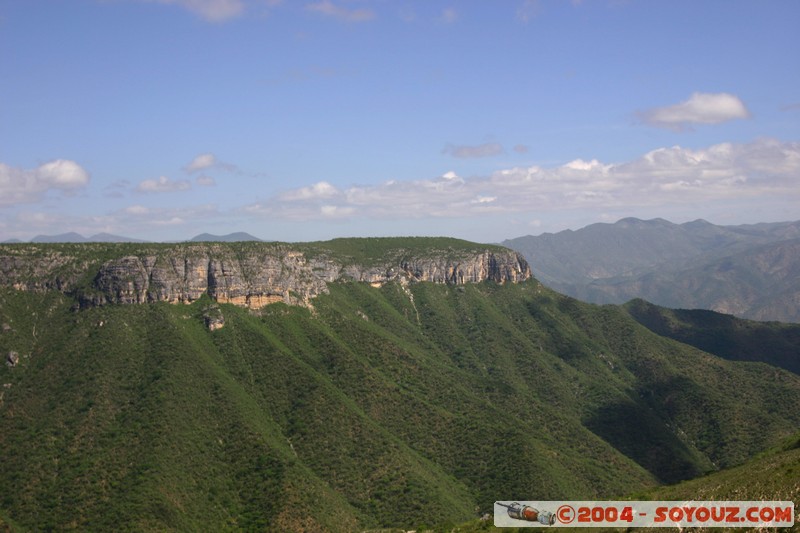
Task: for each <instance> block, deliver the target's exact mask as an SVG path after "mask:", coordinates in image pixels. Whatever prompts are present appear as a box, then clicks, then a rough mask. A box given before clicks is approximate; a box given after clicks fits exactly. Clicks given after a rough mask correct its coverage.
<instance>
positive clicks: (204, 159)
mask: <svg viewBox="0 0 800 533" xmlns="http://www.w3.org/2000/svg"><path fill="white" fill-rule="evenodd" d="M212 169H213V170H224V171H226V172H234V173H240V171H239V167H237V166H236V165H234V164H231V163H225V162H223V161H220V160H219V159H217V156H215V155H214V154H211V153H207V154H200V155H198V156H197V157H195V158H194V159H192V160H191V161H190V162H189V163H188V164H187V165H186V166H185V167H183V170H184V171H186V173H187V174H193V173H195V172H199V171H201V170H212Z"/></svg>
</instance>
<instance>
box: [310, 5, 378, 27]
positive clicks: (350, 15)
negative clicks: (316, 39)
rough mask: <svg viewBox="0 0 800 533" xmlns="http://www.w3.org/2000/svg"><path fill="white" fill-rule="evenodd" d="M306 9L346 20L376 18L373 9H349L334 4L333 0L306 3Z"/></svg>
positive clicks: (356, 20)
mask: <svg viewBox="0 0 800 533" xmlns="http://www.w3.org/2000/svg"><path fill="white" fill-rule="evenodd" d="M306 10H307V11H310V12H313V13H319V14H321V15H325V16H328V17H333V18H336V19H339V20H343V21H346V22H367V21H370V20H372V19H374V18H375V12H374V11H372V10H371V9H367V8H361V9H348V8H346V7H344V6H341V5H337V4H334V3H333V2H332V1H331V0H321V1H319V2H314V3H312V4H308V5H306Z"/></svg>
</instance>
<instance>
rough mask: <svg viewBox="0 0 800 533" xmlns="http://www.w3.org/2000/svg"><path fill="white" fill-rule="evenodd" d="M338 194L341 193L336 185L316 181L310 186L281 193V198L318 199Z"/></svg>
mask: <svg viewBox="0 0 800 533" xmlns="http://www.w3.org/2000/svg"><path fill="white" fill-rule="evenodd" d="M338 194H340V193H339V190H338V189H337V188H336V187H334V186H333V185H331V184H330V183H328V182H327V181H320V182H319V183H315V184H313V185H310V186H308V187H301V188H299V189H293V190H291V191H286V192H285V193H283V194H281V195H280V199H281V200H283V201H289V202H291V201H296V200H316V199H326V198H333V197H334V196H337V195H338Z"/></svg>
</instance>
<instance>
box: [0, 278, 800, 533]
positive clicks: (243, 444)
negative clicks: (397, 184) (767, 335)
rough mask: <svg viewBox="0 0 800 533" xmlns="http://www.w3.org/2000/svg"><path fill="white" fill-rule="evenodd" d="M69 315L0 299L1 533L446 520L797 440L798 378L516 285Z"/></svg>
mask: <svg viewBox="0 0 800 533" xmlns="http://www.w3.org/2000/svg"><path fill="white" fill-rule="evenodd" d="M75 309H76V306H75V300H74V299H73V298H72V297H71V296H70V295H68V294H63V293H61V292H55V291H43V292H21V291H16V290H14V289H11V288H4V289H2V290H0V325H1V326H2V329H0V354H2V355H3V357H4V359H6V360H7V363H6V364H3V365H2V368H0V465H2V466H1V467H0V487H2V490H0V524H5V525H6V527H9V525H10V527H12V528H13V527H15V526H18V527H19V528H20V529H23V530H24V529H31V530H49V529H58V530H62V529H78V530H88V531H107V530H135V531H143V530H144V531H148V530H158V531H187V530H205V531H224V530H242V529H243V530H266V531H356V530H363V529H368V528H378V527H406V528H408V527H412V526H423V525H428V526H433V525H436V524H444V523H451V524H452V523H460V522H464V521H467V520H470V519H472V518H473V517H476V516H479V515H480V514H481V513H483V512H488V511H490V510H491V508H492V505H493V503H494V501H496V500H508V499H526V500H534V499H590V498H615V497H621V496H624V495H626V494H630V493H632V492H635V491H643V490H646V489H648V488H651V487H655V486H657V485H659V484H663V483H672V482H676V481H679V480H683V479H688V478H692V477H695V476H698V475H701V474H704V473H706V472H709V471H713V470H717V469H721V468H724V467H729V466H734V465H737V464H741V463H743V462H745V461H747V460H748V459H750V458H751V457H753V456H754V455H755V454H757V453H759V452H761V451H763V450H765V449H766V448H768V447H770V446H774V445H776V444H777V443H778V442H779V441H780V440H781V439H784V438H786V437H787V436H788V435H791V434H793V433H795V432H797V430H798V428H800V377H798V376H797V375H795V374H792V373H790V372H788V371H785V370H782V369H778V368H775V367H772V366H769V365H767V364H764V363H757V362H738V361H728V360H724V359H721V358H718V357H716V356H713V355H710V354H707V353H704V352H702V351H700V350H698V349H697V348H693V347H690V346H688V345H685V344H681V343H679V342H676V341H674V340H670V339H667V338H664V337H661V336H658V335H657V334H655V333H653V332H651V331H649V330H648V329H646V328H645V327H644V326H641V325H640V324H638V323H637V322H636V321H635V320H634V319H632V318H631V317H630V315H629V314H628V313H627V312H626V311H625V310H623V309H621V308H618V307H615V306H604V307H598V306H595V305H590V304H584V303H581V302H578V301H576V300H573V299H571V298H568V297H564V296H561V295H559V294H557V293H554V292H552V291H550V290H548V289H546V288H543V287H542V286H541V285H540V284H539V283H538V282H536V281H535V280H529V281H526V282H523V283H518V284H513V283H505V284H499V283H495V282H491V281H485V282H481V283H472V284H465V285H458V286H455V285H449V284H435V283H430V282H417V283H410V284H405V283H401V282H399V281H390V282H387V283H385V284H383V285H382V286H381V287H374V286H371V285H370V284H368V283H358V282H353V281H348V282H333V283H329V284H328V292H326V293H323V294H320V295H318V296H317V297H316V298H314V300H313V302H312V306H311V307H302V306H292V305H287V304H284V303H275V304H272V305H268V306H266V307H264V308H262V309H260V310H253V309H247V308H244V307H237V306H234V305H230V304H220V303H218V302H215V301H213V300H212V299H211V298H209V297H208V296H203V297H201V298H200V299H199V300H197V301H194V302H193V303H191V304H170V303H166V302H159V303H149V304H132V305H104V306H99V307H91V308H87V309H82V310H75ZM12 352H13V353H14V354H16V356H15V358H14V361H13V362H12V361H11V359H12V358H10V356H9V355H10V354H11V353H12Z"/></svg>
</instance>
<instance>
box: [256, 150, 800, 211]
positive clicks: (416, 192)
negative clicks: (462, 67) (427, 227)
mask: <svg viewBox="0 0 800 533" xmlns="http://www.w3.org/2000/svg"><path fill="white" fill-rule="evenodd" d="M798 176H800V143H792V142H780V141H777V140H773V139H761V140H758V141H754V142H752V143H748V144H731V143H723V144H717V145H714V146H710V147H708V148H705V149H700V150H692V149H687V148H681V147H679V146H674V147H671V148H660V149H657V150H653V151H651V152H648V153H646V154H644V155H643V156H641V157H639V158H637V159H635V160H632V161H629V162H624V163H603V162H601V161H598V160H590V161H586V160H582V159H576V160H574V161H571V162H569V163H566V164H564V165H561V166H557V167H549V168H548V167H540V166H531V167H516V168H510V169H503V170H498V171H496V172H493V173H492V174H491V175H489V176H483V177H475V178H469V179H464V178H461V177H460V176H458V175H457V174H455V173H454V172H448V173H446V174H443V175H442V176H439V177H437V178H433V179H426V180H414V181H387V182H384V183H381V184H378V185H371V186H352V187H349V188H345V189H340V188H337V187H334V186H333V185H331V184H329V183H327V182H320V183H317V184H314V185H310V186H307V187H301V188H297V189H293V190H290V191H285V192H283V193H281V194H280V195H277V196H275V197H273V198H272V199H269V200H267V201H265V202H260V203H257V204H251V205H248V206H246V207H245V208H243V210H242V212H243V213H247V214H249V215H253V216H265V217H270V218H273V217H274V218H286V219H291V220H315V219H326V218H332V217H365V218H384V219H393V218H426V217H464V216H475V215H481V214H487V213H501V212H523V211H540V212H541V211H552V210H557V209H571V208H589V207H592V208H617V207H622V206H626V207H648V206H665V205H666V206H669V205H681V204H684V203H686V202H705V201H713V200H720V199H731V198H753V199H756V198H759V197H765V196H770V195H773V196H774V195H784V196H785V195H790V196H795V197H799V198H798V199H799V200H800V186H798Z"/></svg>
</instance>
